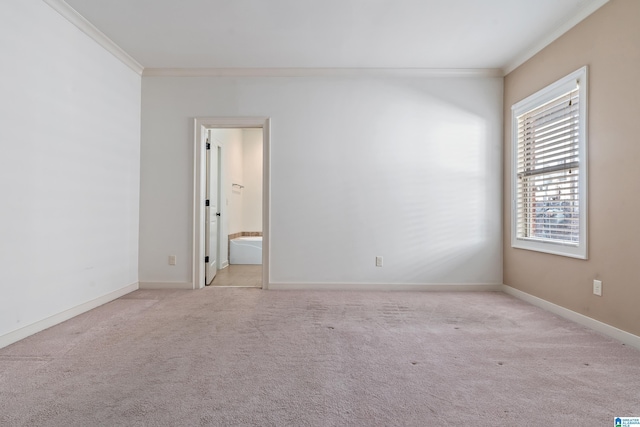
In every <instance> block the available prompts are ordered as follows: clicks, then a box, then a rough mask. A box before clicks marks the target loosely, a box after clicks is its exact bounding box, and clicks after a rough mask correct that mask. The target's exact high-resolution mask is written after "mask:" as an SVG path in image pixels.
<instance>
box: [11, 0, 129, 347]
mask: <svg viewBox="0 0 640 427" xmlns="http://www.w3.org/2000/svg"><path fill="white" fill-rule="evenodd" d="M0 52H2V66H1V70H2V71H1V78H0V142H1V144H2V154H1V155H0V182H1V183H2V185H1V188H2V193H1V197H2V204H1V205H0V206H1V208H0V209H1V218H2V221H0V275H1V276H0V277H1V279H0V283H1V288H0V346H1V345H2V344H3V343H4V344H6V343H7V342H8V341H11V340H12V338H11V337H13V338H15V337H18V338H20V336H19V335H20V331H24V330H25V328H26V329H29V328H31V329H33V328H34V326H33V325H35V324H43V322H44V323H46V322H47V319H52V316H53V317H56V316H60V315H61V313H63V312H65V310H70V309H71V310H73V309H77V308H78V307H79V306H81V305H83V304H84V305H85V307H86V304H87V303H90V302H91V301H94V300H96V299H99V298H101V297H105V296H106V297H107V298H109V296H111V297H113V295H114V293H119V292H123V291H125V292H126V291H127V290H131V289H132V288H135V286H137V280H138V219H139V218H138V206H139V198H138V196H139V168H140V166H139V162H140V156H139V154H140V90H141V86H140V85H141V77H140V76H139V75H137V74H136V73H135V72H133V71H131V69H129V68H128V67H126V66H125V65H123V64H122V63H121V62H120V61H119V60H117V59H116V58H115V57H114V56H112V55H111V54H110V53H108V52H107V51H106V50H104V49H103V48H102V47H100V46H99V45H97V44H96V43H95V42H94V41H93V40H91V39H90V38H89V37H88V36H86V35H85V34H84V33H82V32H80V30H78V29H77V28H76V27H75V26H73V25H72V24H70V23H69V22H68V21H66V20H65V18H63V17H62V16H60V15H59V14H58V13H57V12H55V11H54V10H53V9H51V8H50V7H49V6H48V5H47V4H45V3H44V2H42V1H39V0H2V1H1V2H0ZM36 329H37V328H36Z"/></svg>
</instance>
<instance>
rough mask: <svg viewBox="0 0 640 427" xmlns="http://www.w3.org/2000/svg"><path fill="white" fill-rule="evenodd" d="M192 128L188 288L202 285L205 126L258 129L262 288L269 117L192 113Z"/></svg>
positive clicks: (267, 232)
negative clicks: (196, 115)
mask: <svg viewBox="0 0 640 427" xmlns="http://www.w3.org/2000/svg"><path fill="white" fill-rule="evenodd" d="M193 122H194V130H193V163H194V164H193V251H192V260H193V272H192V280H193V283H192V289H200V288H203V287H204V270H205V269H204V261H199V260H204V239H203V238H202V236H203V235H204V220H205V212H204V201H205V199H206V195H205V182H204V181H205V178H206V174H205V173H204V168H205V167H206V166H205V164H206V154H205V146H204V144H203V138H202V136H203V132H204V131H206V130H207V129H220V128H223V129H224V128H226V129H236V128H239V129H244V128H254V129H255V128H261V129H262V289H268V287H269V249H270V243H269V236H270V234H271V233H270V230H271V229H270V212H271V211H270V202H271V198H270V191H269V190H270V188H271V172H270V167H271V150H270V146H271V143H270V141H271V121H270V119H269V118H268V117H196V118H195V119H194V121H193Z"/></svg>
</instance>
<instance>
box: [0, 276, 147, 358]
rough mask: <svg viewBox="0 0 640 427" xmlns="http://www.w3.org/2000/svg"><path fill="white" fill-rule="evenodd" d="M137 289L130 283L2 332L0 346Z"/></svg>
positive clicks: (135, 285)
mask: <svg viewBox="0 0 640 427" xmlns="http://www.w3.org/2000/svg"><path fill="white" fill-rule="evenodd" d="M137 289H138V283H137V282H136V283H132V284H130V285H128V286H125V287H123V288H120V289H117V290H115V291H113V292H109V293H108V294H106V295H103V296H101V297H98V298H96V299H93V300H91V301H87V302H85V303H83V304H80V305H77V306H75V307H72V308H70V309H68V310H65V311H62V312H60V313H58V314H54V315H53V316H50V317H47V318H46V319H42V320H39V321H37V322H35V323H32V324H30V325H27V326H24V327H22V328H20V329H18V330H15V331H12V332H9V333H8V334H4V335H2V336H0V348H2V347H6V346H8V345H10V344H13V343H14V342H18V341H20V340H22V339H25V338H27V337H28V336H31V335H34V334H37V333H38V332H40V331H44V330H45V329H48V328H50V327H52V326H55V325H57V324H60V323H62V322H64V321H67V320H69V319H71V318H73V317H76V316H79V315H81V314H82V313H86V312H87V311H89V310H93V309H94V308H96V307H99V306H101V305H104V304H106V303H108V302H111V301H113V300H116V299H118V298H120V297H121V296H123V295H126V294H128V293H131V292H133V291H135V290H137Z"/></svg>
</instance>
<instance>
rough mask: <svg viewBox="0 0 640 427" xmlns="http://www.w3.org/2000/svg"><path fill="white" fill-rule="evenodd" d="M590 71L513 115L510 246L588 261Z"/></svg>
mask: <svg viewBox="0 0 640 427" xmlns="http://www.w3.org/2000/svg"><path fill="white" fill-rule="evenodd" d="M586 106H587V67H583V68H581V69H579V70H578V71H575V72H573V73H571V74H569V75H568V76H566V77H564V78H562V79H560V80H558V81H557V82H555V83H553V84H552V85H550V86H548V87H546V88H544V89H542V90H541V91H539V92H537V93H535V94H533V95H531V96H529V97H528V98H526V99H524V100H522V101H520V102H518V103H517V104H515V105H514V106H513V107H512V108H511V112H512V132H513V136H512V147H513V164H512V182H511V184H512V206H513V209H512V215H511V246H513V247H514V248H520V249H529V250H534V251H540V252H547V253H552V254H556V255H564V256H570V257H574V258H583V259H586V258H587V215H586V214H587V188H586V186H587V161H586V159H587V144H586V123H587V120H586V119H587V108H586Z"/></svg>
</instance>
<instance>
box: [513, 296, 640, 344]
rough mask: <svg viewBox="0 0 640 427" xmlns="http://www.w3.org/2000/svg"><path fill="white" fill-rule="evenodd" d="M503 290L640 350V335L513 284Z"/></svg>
mask: <svg viewBox="0 0 640 427" xmlns="http://www.w3.org/2000/svg"><path fill="white" fill-rule="evenodd" d="M502 291H503V292H504V293H506V294H509V295H511V296H514V297H516V298H518V299H519V300H522V301H525V302H528V303H529V304H532V305H535V306H536V307H540V308H542V309H544V310H546V311H550V312H551V313H553V314H557V315H558V316H560V317H564V318H565V319H567V320H571V321H572V322H575V323H578V324H580V325H582V326H586V327H587V328H590V329H593V330H594V331H596V332H599V333H601V334H603V335H606V336H608V337H610V338H613V339H615V340H618V341H621V342H623V343H625V344H626V345H629V346H632V347H635V348H637V349H638V350H640V337H639V336H637V335H634V334H632V333H629V332H626V331H623V330H622V329H618V328H616V327H614V326H611V325H608V324H606V323H603V322H600V321H599V320H595V319H592V318H591V317H588V316H585V315H584V314H580V313H577V312H575V311H573V310H569V309H568V308H564V307H561V306H559V305H557V304H554V303H552V302H549V301H546V300H543V299H542V298H538V297H536V296H533V295H531V294H528V293H526V292H522V291H520V290H518V289H515V288H512V287H511V286H507V285H502Z"/></svg>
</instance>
